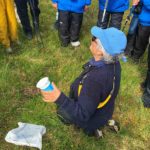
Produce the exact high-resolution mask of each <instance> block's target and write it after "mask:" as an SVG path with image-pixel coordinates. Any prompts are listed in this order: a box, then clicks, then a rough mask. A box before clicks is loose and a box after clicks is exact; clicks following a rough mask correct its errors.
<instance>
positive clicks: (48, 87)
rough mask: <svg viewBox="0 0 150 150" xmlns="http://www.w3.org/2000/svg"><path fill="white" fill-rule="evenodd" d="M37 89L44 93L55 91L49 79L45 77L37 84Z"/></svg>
mask: <svg viewBox="0 0 150 150" xmlns="http://www.w3.org/2000/svg"><path fill="white" fill-rule="evenodd" d="M36 87H37V88H39V89H41V90H43V91H53V89H54V88H53V86H52V84H51V83H50V81H49V79H48V77H44V78H42V79H41V80H39V82H38V83H37V84H36Z"/></svg>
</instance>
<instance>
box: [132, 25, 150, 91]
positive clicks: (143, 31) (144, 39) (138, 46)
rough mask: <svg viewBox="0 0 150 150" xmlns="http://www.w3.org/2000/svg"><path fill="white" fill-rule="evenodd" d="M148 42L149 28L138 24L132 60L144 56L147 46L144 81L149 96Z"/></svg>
mask: <svg viewBox="0 0 150 150" xmlns="http://www.w3.org/2000/svg"><path fill="white" fill-rule="evenodd" d="M149 40H150V26H142V25H141V24H139V26H138V31H137V36H136V43H135V48H134V51H133V58H136V59H139V58H140V57H141V56H142V55H143V54H144V52H145V51H146V48H147V46H148V45H149V46H148V57H147V62H148V71H147V76H146V80H145V85H146V92H147V93H148V94H150V44H149V42H150V41H149Z"/></svg>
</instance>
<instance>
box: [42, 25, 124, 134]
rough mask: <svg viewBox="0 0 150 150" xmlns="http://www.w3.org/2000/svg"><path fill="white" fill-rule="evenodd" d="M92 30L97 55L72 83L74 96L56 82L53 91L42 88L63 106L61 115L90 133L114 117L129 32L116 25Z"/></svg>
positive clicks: (50, 100)
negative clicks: (67, 93) (121, 58)
mask: <svg viewBox="0 0 150 150" xmlns="http://www.w3.org/2000/svg"><path fill="white" fill-rule="evenodd" d="M91 33H92V35H93V38H92V41H91V45H90V50H91V53H92V55H93V58H92V59H90V61H89V62H88V63H86V64H85V65H84V70H83V72H82V73H81V75H80V76H79V77H77V78H76V80H75V81H74V82H73V84H72V85H71V90H70V96H69V97H67V96H66V95H65V94H64V93H63V92H61V91H60V90H59V89H58V88H57V87H56V85H55V84H54V83H53V87H54V90H53V91H51V92H44V91H42V95H43V97H44V100H45V101H46V102H55V103H56V104H57V106H59V107H58V114H59V116H61V118H63V120H64V121H65V122H68V123H71V124H75V125H76V126H78V127H80V128H82V129H84V131H85V133H87V134H88V135H94V134H95V133H96V134H97V133H100V132H97V131H100V130H99V129H100V128H102V127H104V126H105V125H106V124H107V123H108V121H109V120H110V119H111V118H112V115H113V112H114V106H115V99H116V96H117V94H118V91H119V86H120V77H121V66H120V63H119V60H118V56H119V55H120V54H121V53H123V51H124V49H125V47H126V36H125V34H124V33H123V32H122V31H120V30H118V29H116V28H108V29H101V28H99V27H93V28H92V30H91ZM118 41H120V42H118Z"/></svg>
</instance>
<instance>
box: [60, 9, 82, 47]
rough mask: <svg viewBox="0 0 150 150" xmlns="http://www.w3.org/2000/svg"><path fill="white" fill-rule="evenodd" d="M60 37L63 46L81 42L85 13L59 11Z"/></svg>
mask: <svg viewBox="0 0 150 150" xmlns="http://www.w3.org/2000/svg"><path fill="white" fill-rule="evenodd" d="M58 20H59V30H58V31H59V37H60V40H61V42H62V44H68V43H69V42H70V41H71V42H75V41H78V40H79V34H80V29H81V25H82V20H83V13H73V12H68V11H61V10H59V17H58Z"/></svg>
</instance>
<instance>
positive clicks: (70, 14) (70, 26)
mask: <svg viewBox="0 0 150 150" xmlns="http://www.w3.org/2000/svg"><path fill="white" fill-rule="evenodd" d="M90 4H91V0H84V1H82V0H75V1H73V0H67V1H66V0H61V1H58V0H52V6H53V7H54V8H55V9H57V10H58V20H59V28H58V29H59V30H58V33H59V37H60V41H61V45H62V46H63V47H66V46H68V45H69V43H70V42H71V45H72V46H73V47H77V46H79V45H80V41H79V34H80V29H81V26H82V20H83V13H84V12H85V11H86V10H87V9H88V5H90Z"/></svg>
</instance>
